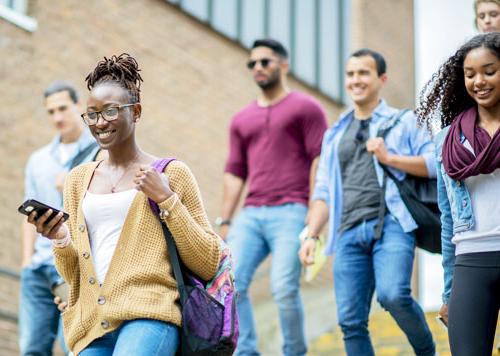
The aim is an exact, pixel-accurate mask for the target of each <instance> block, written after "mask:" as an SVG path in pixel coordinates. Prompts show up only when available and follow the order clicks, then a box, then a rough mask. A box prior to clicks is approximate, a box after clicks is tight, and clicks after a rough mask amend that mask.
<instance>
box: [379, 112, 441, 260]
mask: <svg viewBox="0 0 500 356" xmlns="http://www.w3.org/2000/svg"><path fill="white" fill-rule="evenodd" d="M408 111H409V110H408V109H405V110H401V111H400V112H398V113H397V114H396V115H395V116H394V118H393V119H391V120H390V121H389V124H388V125H386V126H383V127H382V128H381V129H380V130H379V132H378V134H377V136H379V137H382V138H385V137H386V136H387V134H388V133H389V131H390V130H391V129H392V128H393V127H394V126H396V125H397V124H399V122H400V121H401V118H402V117H403V115H404V114H405V113H406V112H408ZM379 164H380V166H381V167H382V169H383V170H384V184H383V186H384V187H385V181H386V179H387V177H389V178H390V179H392V180H393V181H394V183H396V186H397V187H398V190H399V194H400V195H401V199H402V200H403V202H404V204H405V205H406V208H407V209H408V211H409V212H410V214H411V216H412V217H413V220H415V222H416V223H417V225H418V228H417V229H416V230H415V236H416V240H417V241H416V242H417V246H418V247H420V248H421V249H423V250H426V251H428V252H431V253H441V219H440V216H441V213H440V211H439V207H438V202H437V180H436V179H435V178H423V177H416V176H413V175H411V174H408V173H407V174H406V177H405V179H403V180H402V181H400V180H398V179H397V178H396V177H395V176H394V174H392V172H391V171H390V170H389V169H388V168H387V166H385V165H383V164H381V163H379ZM384 190H385V189H384ZM381 209H382V207H381ZM383 209H384V210H385V201H384V206H383Z"/></svg>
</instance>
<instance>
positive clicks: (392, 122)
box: [377, 109, 411, 138]
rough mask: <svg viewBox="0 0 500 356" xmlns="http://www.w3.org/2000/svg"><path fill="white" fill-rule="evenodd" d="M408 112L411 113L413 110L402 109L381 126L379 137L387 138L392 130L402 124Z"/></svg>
mask: <svg viewBox="0 0 500 356" xmlns="http://www.w3.org/2000/svg"><path fill="white" fill-rule="evenodd" d="M408 111H411V109H401V110H399V111H398V112H397V113H395V114H394V115H392V117H391V118H390V119H389V120H387V121H386V122H384V123H383V124H382V125H381V126H380V128H379V129H378V132H377V137H382V138H385V137H386V136H387V134H388V133H389V132H390V131H391V130H392V128H393V127H395V126H397V125H398V124H399V123H400V122H401V118H402V117H403V116H404V115H405V114H406V113H407V112H408Z"/></svg>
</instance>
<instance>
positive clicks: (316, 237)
mask: <svg viewBox="0 0 500 356" xmlns="http://www.w3.org/2000/svg"><path fill="white" fill-rule="evenodd" d="M307 240H314V241H318V240H319V236H306V237H305V238H304V241H307Z"/></svg>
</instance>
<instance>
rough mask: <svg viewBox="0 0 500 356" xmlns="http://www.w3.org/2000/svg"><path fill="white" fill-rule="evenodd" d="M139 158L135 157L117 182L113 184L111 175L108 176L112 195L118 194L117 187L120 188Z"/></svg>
mask: <svg viewBox="0 0 500 356" xmlns="http://www.w3.org/2000/svg"><path fill="white" fill-rule="evenodd" d="M136 159H137V157H135V158H134V159H133V160H132V161H131V162H130V163H129V164H128V165H127V167H126V168H125V169H124V170H123V173H122V174H121V175H120V178H118V180H117V181H116V182H114V183H113V180H112V179H111V174H109V175H108V176H107V178H108V180H109V182H110V183H111V193H116V187H117V186H118V183H120V182H121V181H122V179H123V177H125V175H126V174H127V172H128V170H129V168H130V167H131V166H132V165H133V164H134V163H135V161H136Z"/></svg>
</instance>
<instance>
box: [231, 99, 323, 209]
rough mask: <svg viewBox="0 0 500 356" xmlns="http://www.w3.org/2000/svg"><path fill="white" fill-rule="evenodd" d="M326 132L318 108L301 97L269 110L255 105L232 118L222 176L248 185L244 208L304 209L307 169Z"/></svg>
mask: <svg viewBox="0 0 500 356" xmlns="http://www.w3.org/2000/svg"><path fill="white" fill-rule="evenodd" d="M326 129H327V122H326V117H325V113H324V111H323V109H322V108H321V106H320V105H319V103H318V102H317V101H316V100H315V99H313V98H311V97H310V96H308V95H305V94H303V93H299V92H291V93H290V94H288V95H287V96H286V97H285V98H283V100H281V101H280V102H278V103H276V104H274V105H272V106H269V107H261V106H259V105H258V104H257V102H256V101H254V102H252V103H251V104H250V105H248V106H247V107H246V108H244V109H243V110H242V111H240V112H239V113H238V114H236V115H235V116H234V118H233V120H232V122H231V127H230V136H229V157H228V160H227V162H226V168H225V171H226V172H228V173H231V174H234V175H236V176H238V177H241V178H242V179H244V180H246V181H247V182H248V195H247V197H246V200H245V206H248V205H251V206H262V205H281V204H285V203H291V202H295V203H303V204H307V201H308V197H309V173H310V168H311V163H312V161H313V160H314V158H316V157H317V156H319V154H320V152H321V141H322V139H323V134H324V133H325V131H326Z"/></svg>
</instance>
